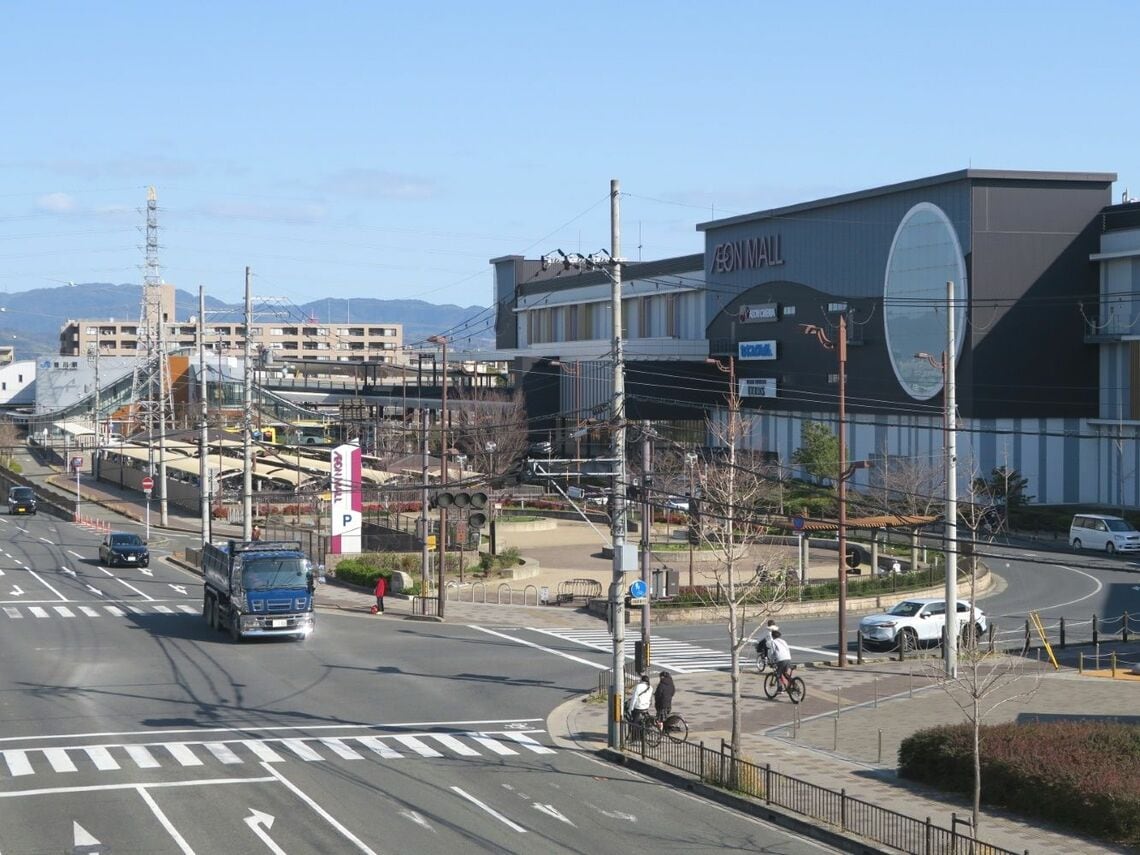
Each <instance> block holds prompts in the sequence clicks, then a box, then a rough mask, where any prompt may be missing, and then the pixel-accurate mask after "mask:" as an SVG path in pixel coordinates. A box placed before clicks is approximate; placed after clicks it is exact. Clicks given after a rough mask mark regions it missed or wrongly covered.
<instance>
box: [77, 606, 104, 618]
mask: <svg viewBox="0 0 1140 855" xmlns="http://www.w3.org/2000/svg"><path fill="white" fill-rule="evenodd" d="M79 611H81V612H83V614H85V615H87V617H102V615H101V614H99V612H98V611H97V610H95V609H93V608H91V606H80V607H79Z"/></svg>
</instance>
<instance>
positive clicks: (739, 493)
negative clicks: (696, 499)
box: [698, 395, 789, 758]
mask: <svg viewBox="0 0 1140 855" xmlns="http://www.w3.org/2000/svg"><path fill="white" fill-rule="evenodd" d="M728 405H729V406H728V413H727V420H726V421H724V422H715V421H714V422H710V423H709V431H710V433H711V434H712V436H713V437H714V438H715V439H716V441H717V442H718V444H720V445H721V446H723V447H725V448H726V449H727V452H728V454H727V460H723V461H721V462H720V463H719V464H714V465H710V466H709V467H708V469H707V470H706V471H705V473H704V476H703V478H702V480H701V484H700V491H701V498H700V524H699V527H698V528H699V531H700V540H701V543H702V546H703V547H704V548H706V549H708V550H709V551H710V552H711V553H712V556H713V558H714V560H715V563H714V565H713V569H712V570H711V571H706V575H709V574H711V576H712V577H713V581H714V582H715V589H714V590H712V591H708V590H707V589H706V593H705V595H704V599H705V600H706V602H707V605H709V606H711V607H713V608H715V609H717V610H718V611H719V612H720V613H721V614H722V616H723V617H724V618H725V623H726V626H727V629H728V649H729V656H730V678H731V687H732V739H731V744H732V755H733V757H734V758H735V757H737V756H739V754H740V737H741V698H740V686H741V679H740V651H741V650H742V649H744V647H745V646H746V645H747V644H748V643H749V642H750V641H751V637H750V636H746V635H745V633H744V626H745V611H746V610H747V609H748V608H751V609H752V610H753V613H759V614H767V615H773V614H776V613H777V612H779V610H780V609H781V607H782V606H783V604H784V602H785V601H786V599H787V579H788V572H789V568H788V567H787V566H785V563H784V561H783V559H782V557H781V556H780V555H779V553H778V551H777V550H776V549H774V548H770V549H767V550H762V549H760V547H759V546H758V543H759V540H760V535H761V534H762V528H761V526H760V525H759V524H758V522H757V520H756V514H755V510H754V509H755V507H756V506H757V504H760V503H761V500H762V499H765V498H767V496H766V495H765V494H766V493H767V492H769V491H770V486H769V484H768V482H767V481H765V480H764V479H763V477H762V476H761V475H760V474H759V473H758V471H757V470H755V469H752V468H748V467H745V466H741V465H740V463H739V462H738V460H740V459H744V458H746V457H747V455H740V454H738V449H739V446H740V444H741V441H742V438H743V437H745V436H747V435H748V433H749V431H748V428H747V425H746V424H745V423H744V422H743V420H742V419H741V418H740V399H739V398H738V397H736V396H735V395H730V396H729V400H728Z"/></svg>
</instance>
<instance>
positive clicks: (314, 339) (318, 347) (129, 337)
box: [59, 285, 404, 363]
mask: <svg viewBox="0 0 1140 855" xmlns="http://www.w3.org/2000/svg"><path fill="white" fill-rule="evenodd" d="M161 288H162V294H161V311H162V318H163V324H164V330H163V332H164V338H165V340H166V345H167V348H168V349H170V350H174V349H179V348H196V347H197V346H198V326H197V322H196V320H195V319H193V318H192V319H190V320H189V321H186V322H184V323H179V322H176V321H173V320H170V319H171V318H173V317H174V286H173V285H162V286H161ZM250 337H251V339H252V342H253V346H254V349H255V351H257V353H258V355H260V354H261V352H263V351H268V352H269V353H271V354H272V356H273V358H274V359H282V360H312V361H317V360H321V361H325V362H364V361H368V362H390V363H398V362H400V361H401V349H402V348H403V345H404V328H403V325H402V324H391V323H367V322H359V321H358V322H354V323H345V324H328V323H321V322H318V321H316V320H313V319H309V320H308V321H306V322H304V323H299V322H297V321H293V320H289V321H279V320H274V321H271V322H268V323H259V324H258V325H257V326H253V327H250ZM141 340H142V337H141V336H140V334H139V321H138V319H137V318H136V319H133V320H122V321H117V320H113V319H112V320H105V321H96V320H68V321H67V322H66V323H65V324H64V325H63V326H62V327H61V328H60V331H59V353H60V355H61V356H85V355H86V354H88V353H93V352H95V351H96V350H98V352H99V355H100V356H134V355H136V354H137V353H138V351H139V348H140V347H142V346H143V345H142V344H140V341H141ZM205 346H206V349H207V350H211V351H213V352H215V353H216V352H218V350H219V349H220V350H221V351H222V352H225V353H231V354H232V353H235V352H241V351H242V350H243V349H244V347H245V324H243V323H241V322H240V321H238V322H234V321H230V322H226V321H220V320H212V321H209V322H208V323H207V324H206V327H205Z"/></svg>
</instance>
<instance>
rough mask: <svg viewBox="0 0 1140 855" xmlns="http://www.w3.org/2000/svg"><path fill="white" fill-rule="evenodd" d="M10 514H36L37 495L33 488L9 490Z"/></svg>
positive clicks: (13, 488)
mask: <svg viewBox="0 0 1140 855" xmlns="http://www.w3.org/2000/svg"><path fill="white" fill-rule="evenodd" d="M8 513H10V514H31V515H32V516H35V514H36V494H35V491H34V490H33V489H32V488H31V487H12V488H10V489H9V490H8Z"/></svg>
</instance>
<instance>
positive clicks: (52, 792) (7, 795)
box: [0, 778, 275, 799]
mask: <svg viewBox="0 0 1140 855" xmlns="http://www.w3.org/2000/svg"><path fill="white" fill-rule="evenodd" d="M274 780H275V779H274V778H214V779H212V780H208V781H166V782H164V783H159V784H147V785H146V787H147V788H148V789H151V790H153V789H157V788H159V787H165V788H170V789H173V788H176V787H212V786H214V785H215V784H269V783H272V782H273V781H274ZM139 786H141V785H140V784H94V785H92V786H89V787H41V788H40V789H38V790H13V791H9V792H0V799H17V798H21V797H23V796H58V795H66V794H69V793H98V792H103V791H110V790H134V789H137V788H138V787H139Z"/></svg>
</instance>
